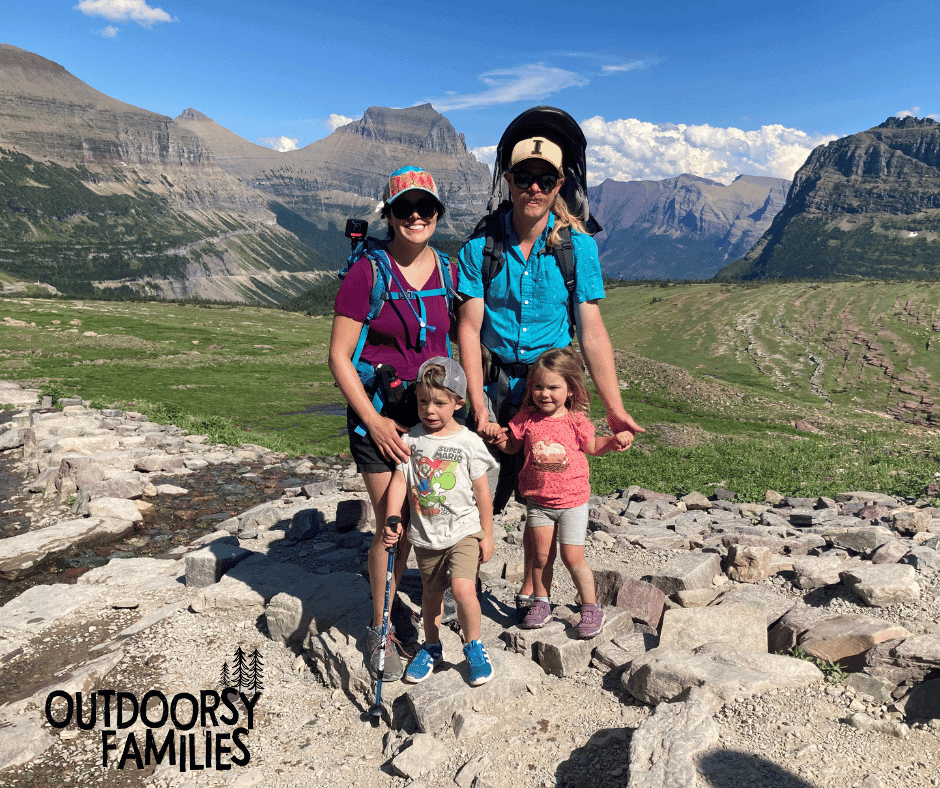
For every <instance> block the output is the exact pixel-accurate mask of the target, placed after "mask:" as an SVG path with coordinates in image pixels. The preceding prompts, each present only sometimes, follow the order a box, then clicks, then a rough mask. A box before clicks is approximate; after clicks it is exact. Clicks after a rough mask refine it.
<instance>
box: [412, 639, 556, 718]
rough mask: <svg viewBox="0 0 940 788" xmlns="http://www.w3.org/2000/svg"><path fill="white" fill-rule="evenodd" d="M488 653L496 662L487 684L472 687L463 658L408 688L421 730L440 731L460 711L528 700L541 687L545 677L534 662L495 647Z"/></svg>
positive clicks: (488, 649) (413, 712) (446, 650)
mask: <svg viewBox="0 0 940 788" xmlns="http://www.w3.org/2000/svg"><path fill="white" fill-rule="evenodd" d="M447 652H448V649H447V647H446V645H445V654H446V653H447ZM487 652H488V653H489V656H490V660H491V661H492V663H493V678H492V679H490V681H488V682H487V683H486V684H482V685H480V686H479V687H471V686H470V684H469V682H468V679H467V663H466V660H464V659H463V655H461V657H460V659H459V661H456V664H453V663H450V664H449V665H448V667H447V669H445V670H441V669H438V670H437V671H436V672H435V673H434V675H433V676H430V677H428V678H427V679H425V680H424V681H423V682H422V683H420V684H418V685H416V686H414V687H412V688H406V691H405V697H406V698H407V699H408V706H409V708H410V709H411V713H412V715H413V716H414V718H415V721H416V722H417V724H418V729H419V730H422V731H433V730H437V729H438V728H439V727H441V726H442V725H445V724H446V723H448V722H449V721H450V720H451V719H452V718H453V716H454V714H455V713H457V712H458V711H466V710H469V709H472V708H473V707H474V706H480V707H482V706H486V705H487V704H494V705H496V706H505V705H506V704H507V703H512V699H513V698H524V697H526V695H527V694H528V692H529V688H530V687H533V688H535V687H538V686H540V685H541V683H542V679H543V678H544V674H543V673H542V670H541V668H539V666H538V665H536V664H535V663H534V662H532V661H531V660H529V659H527V658H525V657H523V656H521V655H519V654H514V653H512V652H511V651H502V650H500V649H498V648H496V647H495V646H493V645H487Z"/></svg>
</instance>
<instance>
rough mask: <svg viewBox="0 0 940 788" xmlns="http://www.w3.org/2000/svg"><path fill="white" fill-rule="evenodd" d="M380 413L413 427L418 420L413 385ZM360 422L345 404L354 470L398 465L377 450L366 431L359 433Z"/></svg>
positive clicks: (390, 468)
mask: <svg viewBox="0 0 940 788" xmlns="http://www.w3.org/2000/svg"><path fill="white" fill-rule="evenodd" d="M382 415H383V416H388V418H390V419H394V420H395V421H397V422H398V423H399V424H401V425H402V426H403V427H408V428H409V429H410V428H411V427H414V425H415V424H417V423H418V421H420V419H419V418H418V401H417V399H415V390H414V386H413V385H409V386H408V390H407V391H406V392H405V396H404V397H402V399H401V402H399V403H398V405H395V406H391V405H386V406H385V407H384V408H382ZM359 424H361V421H360V419H359V416H358V415H356V411H354V410H353V409H352V408H351V407H349V406H348V405H347V406H346V429H347V430H348V431H349V453H350V454H352V458H353V459H354V460H355V461H356V470H357V471H358V472H359V473H386V472H389V471H394V470H395V468H397V467H398V462H397V461H395V460H386V459H385V457H383V456H382V452H380V451H379V448H378V446H376V445H375V442H374V441H373V440H372V436H371V435H369V434H368V433H367V434H366V435H360V434H359V433H358V432H356V427H358V426H359Z"/></svg>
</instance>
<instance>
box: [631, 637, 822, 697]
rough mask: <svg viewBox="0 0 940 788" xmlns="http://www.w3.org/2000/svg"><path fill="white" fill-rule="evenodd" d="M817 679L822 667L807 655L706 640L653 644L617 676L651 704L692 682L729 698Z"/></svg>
mask: <svg viewBox="0 0 940 788" xmlns="http://www.w3.org/2000/svg"><path fill="white" fill-rule="evenodd" d="M822 678H823V674H822V671H820V670H819V668H817V667H816V666H815V665H812V664H810V663H809V662H807V661H806V660H802V659H794V658H791V657H784V656H780V655H777V654H758V653H756V652H752V651H749V652H745V651H735V650H734V649H732V648H730V647H729V646H728V644H727V643H706V644H705V645H703V646H699V647H698V648H696V649H693V650H692V651H666V650H663V649H661V648H656V649H653V650H652V651H649V652H647V653H646V654H644V655H643V656H640V657H637V658H636V659H634V660H633V662H632V664H631V665H630V670H629V673H625V674H624V676H623V679H622V681H623V685H624V686H625V687H626V689H627V691H628V692H629V693H630V694H631V695H633V697H635V698H637V699H638V700H641V701H643V702H644V703H649V704H652V705H655V704H657V703H663V702H669V701H674V700H676V699H678V698H679V697H680V696H682V695H683V693H685V692H687V691H688V690H689V689H691V688H692V687H702V688H704V689H706V690H708V691H709V692H711V693H713V694H714V695H717V696H718V697H719V698H721V699H722V700H724V701H730V700H733V699H734V698H738V697H741V696H743V695H753V694H756V693H763V692H769V691H770V690H772V689H789V688H795V687H803V686H806V685H807V684H812V683H814V682H816V681H820V680H822Z"/></svg>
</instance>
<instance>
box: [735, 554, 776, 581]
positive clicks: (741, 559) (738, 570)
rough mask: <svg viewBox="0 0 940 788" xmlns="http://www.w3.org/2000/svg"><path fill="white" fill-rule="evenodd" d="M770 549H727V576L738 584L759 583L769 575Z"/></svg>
mask: <svg viewBox="0 0 940 788" xmlns="http://www.w3.org/2000/svg"><path fill="white" fill-rule="evenodd" d="M770 555H771V553H770V549H769V548H767V547H754V546H751V545H732V546H731V547H729V548H728V570H727V574H728V577H730V578H731V579H732V580H735V581H737V582H739V583H759V582H760V581H761V580H766V579H767V577H768V576H769V575H770Z"/></svg>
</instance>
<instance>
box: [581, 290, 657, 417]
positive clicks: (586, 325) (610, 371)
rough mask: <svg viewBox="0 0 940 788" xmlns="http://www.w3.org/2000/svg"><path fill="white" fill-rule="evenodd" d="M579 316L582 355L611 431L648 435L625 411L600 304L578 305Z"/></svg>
mask: <svg viewBox="0 0 940 788" xmlns="http://www.w3.org/2000/svg"><path fill="white" fill-rule="evenodd" d="M576 316H577V320H576V323H577V330H578V343H579V344H580V345H581V354H582V355H583V356H584V363H585V364H587V368H588V372H590V373H591V380H593V381H594V386H595V388H597V393H598V396H600V398H601V402H602V403H603V404H604V410H605V411H606V412H607V423H608V424H609V425H610V428H611V429H612V430H613V431H614V432H623V431H624V430H629V431H630V432H632V433H634V434H636V433H638V432H646V430H644V429H643V428H642V427H641V426H640V425H639V424H637V423H636V421H634V419H633V416H631V415H630V414H629V413H627V411H626V409H625V408H624V407H623V398H622V397H621V394H620V384H619V383H618V382H617V368H616V366H615V365H614V348H613V346H612V345H611V344H610V337H609V336H608V334H607V328H606V327H605V326H604V320H603V318H602V317H601V310H600V307H599V306H598V304H597V301H596V300H591V301H584V302H582V303H580V304H578V305H577V314H576Z"/></svg>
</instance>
